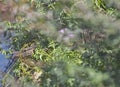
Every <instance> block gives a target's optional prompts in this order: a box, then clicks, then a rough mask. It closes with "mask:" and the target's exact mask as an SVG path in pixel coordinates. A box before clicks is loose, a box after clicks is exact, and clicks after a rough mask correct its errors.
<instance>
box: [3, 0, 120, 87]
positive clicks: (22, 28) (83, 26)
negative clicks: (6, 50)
mask: <svg viewBox="0 0 120 87" xmlns="http://www.w3.org/2000/svg"><path fill="white" fill-rule="evenodd" d="M117 2H118V0H114V1H111V0H109V1H106V0H21V1H15V2H14V6H13V7H12V8H13V9H14V11H15V9H16V8H17V10H16V12H13V13H14V17H15V20H14V21H7V22H6V29H7V30H6V32H8V33H6V35H5V36H8V34H9V35H10V34H11V36H9V37H7V38H8V39H10V40H11V43H10V45H11V47H10V48H11V49H12V52H13V54H14V53H16V51H17V54H19V55H16V56H14V57H17V58H18V60H17V62H16V63H15V67H14V69H13V75H14V76H15V77H17V78H19V80H21V78H20V77H23V78H27V82H29V81H34V82H35V83H36V82H37V83H36V84H39V85H40V86H42V87H106V86H107V87H119V82H120V81H119V77H120V75H119V74H120V73H119V67H120V64H119V61H120V58H119V53H120V29H119V25H120V20H119V16H120V13H119V10H120V9H119V5H118V4H119V3H117ZM11 3H12V4H13V2H11ZM28 48H30V49H29V50H26V49H28ZM31 49H32V50H31ZM30 50H31V51H30ZM28 54H29V55H28ZM23 55H24V56H23ZM37 75H39V76H37Z"/></svg>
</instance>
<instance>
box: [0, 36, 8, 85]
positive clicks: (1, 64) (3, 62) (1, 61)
mask: <svg viewBox="0 0 120 87" xmlns="http://www.w3.org/2000/svg"><path fill="white" fill-rule="evenodd" d="M0 41H1V42H2V43H1V44H0V47H2V48H3V49H5V50H7V49H8V48H9V47H8V46H9V44H8V43H7V42H6V41H5V39H4V38H3V35H0ZM8 63H9V59H7V58H5V55H3V54H1V53H0V80H1V79H2V77H3V74H4V71H5V70H6V66H7V64H8ZM0 87H2V86H1V84H0Z"/></svg>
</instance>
